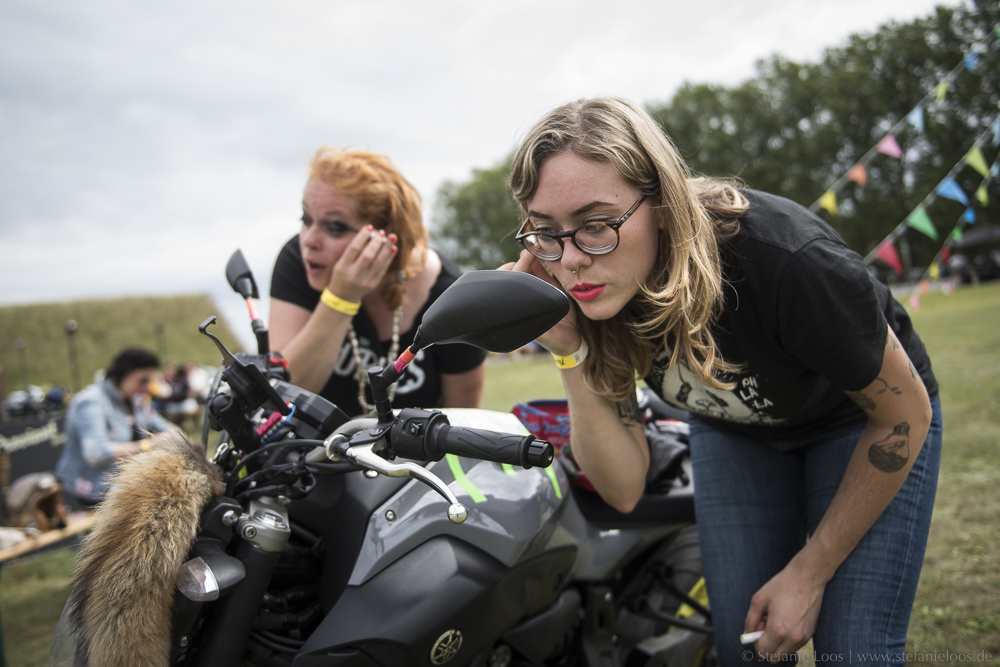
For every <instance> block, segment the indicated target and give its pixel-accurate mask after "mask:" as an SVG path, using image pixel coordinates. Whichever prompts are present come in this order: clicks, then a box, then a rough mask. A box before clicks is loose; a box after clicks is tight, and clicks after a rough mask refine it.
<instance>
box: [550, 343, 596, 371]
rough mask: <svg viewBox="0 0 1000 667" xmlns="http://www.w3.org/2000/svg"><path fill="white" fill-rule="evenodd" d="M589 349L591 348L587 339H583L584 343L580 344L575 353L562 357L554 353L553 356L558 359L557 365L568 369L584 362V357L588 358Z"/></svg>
mask: <svg viewBox="0 0 1000 667" xmlns="http://www.w3.org/2000/svg"><path fill="white" fill-rule="evenodd" d="M588 349H589V348H588V347H587V341H583V344H582V345H581V346H580V349H579V350H577V351H576V352H574V353H573V354H570V355H567V356H565V357H561V356H559V355H558V354H555V353H553V354H552V358H553V359H555V360H556V366H558V367H559V368H561V369H562V370H566V369H567V368H576V367H577V366H579V365H580V364H582V363H583V360H584V359H586V358H587V351H588Z"/></svg>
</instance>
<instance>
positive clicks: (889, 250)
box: [875, 239, 903, 275]
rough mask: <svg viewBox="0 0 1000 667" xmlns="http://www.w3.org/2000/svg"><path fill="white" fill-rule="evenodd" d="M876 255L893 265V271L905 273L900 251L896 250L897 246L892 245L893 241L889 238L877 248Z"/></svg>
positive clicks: (900, 273)
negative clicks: (900, 259)
mask: <svg viewBox="0 0 1000 667" xmlns="http://www.w3.org/2000/svg"><path fill="white" fill-rule="evenodd" d="M875 256H876V257H878V258H879V259H881V260H882V261H883V262H885V263H886V264H888V265H889V266H890V267H892V270H893V271H895V272H896V273H898V274H899V275H903V264H902V263H901V262H900V261H899V253H897V252H896V246H894V245H892V241H890V240H889V239H886V240H885V241H882V243H880V244H879V246H878V247H877V248H876V249H875Z"/></svg>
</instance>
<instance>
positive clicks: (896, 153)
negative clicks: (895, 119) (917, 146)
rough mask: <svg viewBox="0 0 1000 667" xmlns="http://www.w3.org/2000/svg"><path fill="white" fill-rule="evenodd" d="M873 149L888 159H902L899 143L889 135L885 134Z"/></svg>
mask: <svg viewBox="0 0 1000 667" xmlns="http://www.w3.org/2000/svg"><path fill="white" fill-rule="evenodd" d="M875 149H876V150H878V152H879V153H882V154H883V155H888V156H889V157H894V158H897V159H900V160H902V159H903V149H902V148H900V147H899V143H897V142H896V137H894V136H892V135H891V134H887V135H885V136H884V137H882V139H881V140H880V141H879V142H878V143H877V144H875Z"/></svg>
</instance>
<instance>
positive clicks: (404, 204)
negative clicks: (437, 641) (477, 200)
mask: <svg viewBox="0 0 1000 667" xmlns="http://www.w3.org/2000/svg"><path fill="white" fill-rule="evenodd" d="M460 274H461V271H460V270H459V269H458V267H457V266H455V264H454V263H452V262H451V261H450V260H448V259H447V258H444V257H442V256H440V255H439V254H437V253H436V252H435V251H434V250H432V249H430V248H429V247H428V246H427V231H426V229H425V228H424V226H423V221H422V218H421V212H420V196H419V194H417V191H416V189H415V188H414V187H413V186H412V185H411V184H410V183H409V181H407V180H406V179H405V178H403V176H402V175H401V174H400V173H399V172H398V171H397V170H396V168H395V167H394V166H393V165H392V163H391V162H389V160H388V159H387V158H386V157H385V156H382V155H378V154H376V153H370V152H367V151H357V150H351V151H344V150H338V149H335V148H321V149H320V150H319V151H318V152H317V153H316V156H315V158H314V159H313V161H312V164H311V165H310V169H309V180H308V181H307V183H306V186H305V192H304V194H303V197H302V226H301V229H300V231H299V234H298V235H297V236H295V237H293V238H292V239H291V240H290V241H288V243H286V244H285V246H284V247H283V248H282V250H281V252H280V254H279V255H278V259H277V261H276V262H275V266H274V274H273V276H272V278H271V307H270V324H269V328H270V336H271V346H272V347H273V348H274V349H275V350H278V351H280V352H281V353H282V354H283V355H284V357H285V359H287V360H288V368H289V372H290V373H291V378H292V382H294V383H295V384H296V385H298V386H300V387H302V388H304V389H308V390H310V391H313V392H317V393H319V394H320V395H322V396H323V397H324V398H326V399H327V400H329V401H331V402H332V403H333V404H335V405H336V406H337V407H339V408H340V409H341V410H343V411H344V412H346V413H347V414H349V415H358V414H365V413H368V412H371V411H372V409H373V408H372V405H371V403H372V397H371V393H370V392H369V391H368V388H367V385H366V382H367V369H368V368H369V367H371V366H375V365H379V366H385V365H386V363H391V362H392V361H395V359H396V358H397V357H398V355H399V353H400V352H402V351H403V350H404V349H405V348H406V347H407V346H409V345H410V343H412V342H413V336H414V334H415V333H416V329H417V325H418V324H419V323H420V320H421V318H422V316H423V313H424V311H426V310H427V308H428V307H429V306H430V305H431V304H432V303H433V302H434V300H435V299H436V298H437V297H438V296H440V295H441V293H442V292H443V291H444V290H445V289H446V288H447V287H448V286H449V285H451V284H452V283H453V282H455V280H456V279H457V278H458V276H459V275H460ZM485 372H486V369H485V352H483V351H482V350H479V349H476V348H472V347H469V346H466V345H445V346H441V347H430V348H427V349H424V350H422V351H421V352H420V353H419V354H417V357H416V359H415V360H414V361H413V362H412V363H411V364H410V365H409V366H408V367H407V369H406V371H405V372H404V374H403V376H402V377H401V378H400V379H399V381H398V382H397V383H396V384H395V385H394V386H393V388H392V389H393V390H395V395H394V397H393V407H396V408H403V407H424V408H436V407H479V404H480V401H481V400H482V393H483V381H484V378H485ZM390 395H393V394H390Z"/></svg>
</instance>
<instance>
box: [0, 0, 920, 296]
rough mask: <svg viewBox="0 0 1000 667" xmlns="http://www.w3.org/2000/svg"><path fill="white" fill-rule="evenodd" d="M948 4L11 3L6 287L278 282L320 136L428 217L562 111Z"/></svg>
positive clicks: (640, 93) (1, 130) (1, 135)
mask: <svg viewBox="0 0 1000 667" xmlns="http://www.w3.org/2000/svg"><path fill="white" fill-rule="evenodd" d="M933 4H934V3H933V2H931V1H930V0H870V1H866V2H862V1H861V0H841V1H840V2H832V1H831V0H819V1H817V2H813V3H811V4H810V6H809V11H808V12H804V11H802V10H801V8H800V4H799V3H796V2H794V1H793V0H762V1H760V2H755V3H739V2H735V1H730V0H705V1H703V2H700V3H697V4H691V3H668V2H659V3H657V2H649V1H648V0H622V1H621V2H618V3H615V4H614V5H613V6H612V5H609V4H608V3H607V2H597V1H596V0H582V1H580V2H571V1H569V0H555V1H553V2H545V3H539V2H537V1H528V0H510V1H507V2H504V3H459V2H454V1H452V0H447V1H446V0H428V1H427V2H422V3H418V4H413V3H408V2H403V1H402V0H369V1H368V2H364V3H330V2H326V1H321V0H290V1H289V2H284V3H273V2H264V1H263V0H242V1H240V2H237V1H235V0H215V1H211V2H204V1H200V2H194V1H193V0H178V1H176V2H171V3H161V4H155V5H151V4H148V3H146V4H136V3H129V2H125V1H124V0H92V1H90V2H86V3H74V2H69V1H68V0H5V2H4V3H2V4H0V247H2V248H3V256H4V262H3V264H2V266H0V303H12V302H21V303H23V302H32V301H51V300H69V299H75V298H84V297H95V296H117V295H121V294H143V293H176V292H182V291H183V292H191V291H196V292H213V293H215V292H217V291H218V290H220V289H222V290H223V291H224V290H227V289H228V287H226V286H225V285H224V282H223V281H222V280H221V276H222V271H223V268H224V266H225V261H226V259H227V258H228V256H229V254H230V253H231V252H232V250H234V249H235V248H237V247H241V248H243V250H244V252H245V253H246V254H247V256H248V259H250V261H251V264H252V266H253V268H254V270H255V272H256V273H257V274H258V279H259V281H260V282H261V283H262V287H264V288H265V289H266V286H267V282H268V281H267V278H268V276H269V274H270V269H271V266H270V265H271V262H273V259H274V257H275V256H276V254H277V251H278V249H279V247H280V245H281V243H282V242H283V241H284V240H285V239H287V238H288V237H290V236H291V235H292V234H294V233H295V231H296V229H297V219H298V215H299V213H300V211H299V201H300V198H301V188H302V184H303V179H304V174H305V168H306V165H307V164H308V161H309V159H310V157H311V156H312V154H313V152H314V151H315V150H316V148H317V147H318V146H320V145H323V144H338V145H352V146H364V147H367V148H370V149H372V150H375V151H379V152H383V153H386V154H387V155H389V156H390V157H391V158H392V160H393V161H394V162H395V163H396V164H397V165H398V166H399V167H400V169H401V170H402V171H403V173H404V174H406V175H407V177H408V178H410V179H411V180H412V181H413V182H414V184H415V185H416V186H417V188H418V189H419V190H420V192H421V193H422V195H423V197H424V200H425V212H427V214H429V212H430V210H431V209H432V205H433V203H434V202H433V200H434V196H435V193H436V191H437V188H438V187H439V186H440V185H441V183H442V182H443V181H444V180H445V179H458V180H461V179H465V178H467V177H468V176H469V174H470V172H471V170H472V169H473V168H477V167H488V166H492V165H494V164H496V163H497V162H499V161H500V160H501V159H503V158H504V156H505V155H506V154H507V153H508V152H509V151H510V150H511V149H512V148H513V146H514V145H515V142H516V141H517V138H518V136H519V135H520V134H522V133H523V132H524V131H525V129H526V128H527V127H528V126H529V125H530V123H531V122H532V121H533V120H535V119H536V118H537V117H538V116H539V115H540V114H541V113H543V112H544V111H545V110H547V109H549V108H551V107H552V106H554V105H556V104H558V103H561V102H564V101H566V100H569V99H574V98H577V97H582V96H590V95H598V94H615V95H621V96H625V97H630V98H632V99H636V100H639V101H642V102H650V101H657V100H659V101H663V100H667V99H668V98H669V97H670V95H671V94H672V92H673V91H674V90H675V89H676V88H677V87H678V86H679V85H680V84H681V83H682V82H684V81H695V82H706V81H715V82H720V83H728V84H731V83H735V82H737V81H740V80H742V79H745V78H747V77H749V76H751V75H752V74H753V64H754V62H755V61H756V60H757V59H759V58H762V57H766V56H767V55H769V54H771V53H774V52H781V53H783V54H784V55H786V56H787V57H790V58H794V59H808V58H816V57H818V56H819V55H820V49H821V48H823V47H825V46H834V45H836V44H838V43H840V42H841V41H843V40H844V39H845V38H846V37H847V35H848V34H849V33H850V32H853V31H857V30H874V29H875V28H876V27H877V26H878V24H879V23H881V22H882V21H884V20H887V19H890V18H898V19H901V20H909V19H911V18H913V17H915V16H919V15H922V14H923V13H927V12H929V11H930V9H931V8H932V7H933ZM425 217H427V215H426V214H425ZM264 301H266V299H265V300H264ZM263 305H264V306H265V310H266V303H265V304H263Z"/></svg>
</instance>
